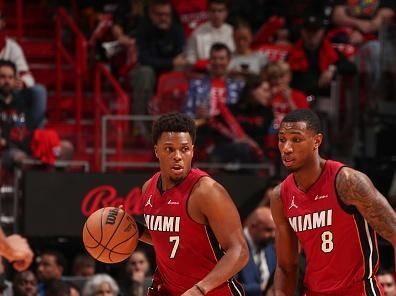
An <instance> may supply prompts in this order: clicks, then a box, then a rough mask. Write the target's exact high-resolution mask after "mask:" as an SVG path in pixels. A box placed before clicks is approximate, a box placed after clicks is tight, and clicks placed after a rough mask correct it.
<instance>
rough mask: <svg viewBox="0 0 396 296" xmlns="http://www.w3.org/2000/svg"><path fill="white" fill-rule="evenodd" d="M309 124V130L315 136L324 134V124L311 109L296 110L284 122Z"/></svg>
mask: <svg viewBox="0 0 396 296" xmlns="http://www.w3.org/2000/svg"><path fill="white" fill-rule="evenodd" d="M299 121H303V122H305V123H307V128H308V129H310V130H311V131H313V132H314V133H315V134H318V133H323V130H322V124H321V122H320V119H319V117H318V115H317V114H316V113H315V112H313V111H312V110H310V109H296V110H293V111H291V112H289V113H288V114H287V115H286V116H285V117H284V118H283V120H282V123H283V122H299Z"/></svg>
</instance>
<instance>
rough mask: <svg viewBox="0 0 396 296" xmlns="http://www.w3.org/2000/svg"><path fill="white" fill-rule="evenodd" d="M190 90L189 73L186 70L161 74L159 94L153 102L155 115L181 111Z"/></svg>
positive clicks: (152, 111) (152, 107) (152, 108)
mask: <svg viewBox="0 0 396 296" xmlns="http://www.w3.org/2000/svg"><path fill="white" fill-rule="evenodd" d="M187 90H188V74H187V73H185V72H178V71H172V72H166V73H163V74H161V75H160V77H159V80H158V87H157V94H156V95H155V97H154V98H153V101H152V103H151V113H152V114H154V115H157V114H163V113H167V112H172V111H181V109H182V108H183V105H184V102H185V99H186V95H187Z"/></svg>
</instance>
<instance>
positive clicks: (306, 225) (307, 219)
mask: <svg viewBox="0 0 396 296" xmlns="http://www.w3.org/2000/svg"><path fill="white" fill-rule="evenodd" d="M289 223H290V225H291V227H292V228H293V230H294V231H295V232H301V231H306V230H311V229H316V228H321V227H326V226H331V225H332V224H333V210H324V211H320V212H315V213H310V214H306V215H304V216H295V217H289Z"/></svg>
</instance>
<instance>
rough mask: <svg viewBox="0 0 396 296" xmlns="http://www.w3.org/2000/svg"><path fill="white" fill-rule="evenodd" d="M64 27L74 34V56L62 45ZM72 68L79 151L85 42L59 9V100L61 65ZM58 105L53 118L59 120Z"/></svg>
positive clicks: (62, 10)
mask: <svg viewBox="0 0 396 296" xmlns="http://www.w3.org/2000/svg"><path fill="white" fill-rule="evenodd" d="M64 25H65V26H66V27H67V28H68V29H70V31H71V32H72V33H73V34H74V36H75V40H74V43H75V44H74V54H73V53H69V51H68V50H67V48H66V47H65V46H64V44H63V38H62V32H63V26H64ZM64 62H66V63H65V64H68V65H70V66H71V67H72V69H73V70H74V74H75V79H74V81H75V82H74V83H75V93H76V94H75V102H76V104H75V120H76V126H75V127H76V134H77V139H76V146H77V149H78V150H81V142H82V140H81V129H82V126H81V121H82V98H83V80H84V76H85V75H86V73H87V40H86V38H85V36H84V34H83V33H82V32H81V31H80V29H79V28H78V26H77V24H76V22H75V21H74V20H73V19H72V18H71V17H70V16H69V15H68V13H67V12H66V10H65V9H64V8H59V9H58V11H57V14H56V97H57V99H60V97H61V93H62V91H63V69H62V67H63V64H64ZM60 113H61V110H60V104H57V105H56V109H55V117H56V118H58V119H59V118H60Z"/></svg>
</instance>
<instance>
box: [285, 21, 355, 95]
mask: <svg viewBox="0 0 396 296" xmlns="http://www.w3.org/2000/svg"><path fill="white" fill-rule="evenodd" d="M325 28H326V23H325V21H324V19H323V18H322V17H319V16H317V15H308V16H307V17H305V19H304V24H303V27H302V30H301V38H300V39H299V40H298V41H297V42H296V44H295V45H294V47H293V48H292V50H291V51H290V54H289V57H288V63H289V64H290V67H291V70H292V72H293V80H292V87H293V88H296V89H299V90H301V91H303V92H304V93H306V94H313V95H324V96H328V95H329V94H330V83H331V81H332V80H333V79H334V77H335V75H336V73H341V74H342V73H345V74H346V73H353V72H354V71H355V66H354V65H353V64H352V63H350V62H349V61H348V60H347V59H346V58H345V56H344V55H343V54H342V53H340V52H339V51H337V50H336V49H334V48H333V46H332V44H331V43H330V41H329V40H328V38H326V36H325Z"/></svg>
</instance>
